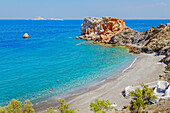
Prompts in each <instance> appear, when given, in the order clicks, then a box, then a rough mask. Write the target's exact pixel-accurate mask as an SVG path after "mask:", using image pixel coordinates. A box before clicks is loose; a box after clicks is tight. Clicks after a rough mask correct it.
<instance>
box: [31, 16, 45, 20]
mask: <svg viewBox="0 0 170 113" xmlns="http://www.w3.org/2000/svg"><path fill="white" fill-rule="evenodd" d="M32 20H46V19H45V18H42V17H40V16H37V17H35V18H34V19H32Z"/></svg>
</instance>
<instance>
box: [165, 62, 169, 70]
mask: <svg viewBox="0 0 170 113" xmlns="http://www.w3.org/2000/svg"><path fill="white" fill-rule="evenodd" d="M165 69H166V70H168V71H170V63H169V64H168V66H166V67H165Z"/></svg>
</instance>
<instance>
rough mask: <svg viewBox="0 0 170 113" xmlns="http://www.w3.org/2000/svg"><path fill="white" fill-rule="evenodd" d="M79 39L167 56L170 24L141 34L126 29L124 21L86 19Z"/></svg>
mask: <svg viewBox="0 0 170 113" xmlns="http://www.w3.org/2000/svg"><path fill="white" fill-rule="evenodd" d="M79 38H80V39H85V40H88V41H89V40H93V41H95V43H98V42H99V43H106V44H113V45H119V46H127V47H129V48H130V51H131V52H134V53H140V52H146V53H153V52H159V53H160V54H167V52H168V53H169V52H170V47H169V46H168V45H169V44H170V23H168V24H167V25H163V24H160V25H159V26H157V27H152V28H151V29H148V30H147V31H146V32H140V31H134V30H133V29H131V28H129V27H126V25H125V23H124V22H123V20H122V19H118V18H112V17H102V18H96V17H85V19H84V23H83V24H82V25H81V36H80V37H79Z"/></svg>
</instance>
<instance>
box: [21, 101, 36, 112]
mask: <svg viewBox="0 0 170 113" xmlns="http://www.w3.org/2000/svg"><path fill="white" fill-rule="evenodd" d="M32 106H33V105H32V103H31V102H30V100H28V99H27V100H26V101H25V103H24V107H23V113H35V110H34V109H33V108H32Z"/></svg>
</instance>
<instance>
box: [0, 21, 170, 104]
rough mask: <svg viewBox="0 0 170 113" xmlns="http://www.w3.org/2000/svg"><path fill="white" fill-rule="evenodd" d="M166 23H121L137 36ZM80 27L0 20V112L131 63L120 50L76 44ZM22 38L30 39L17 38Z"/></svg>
mask: <svg viewBox="0 0 170 113" xmlns="http://www.w3.org/2000/svg"><path fill="white" fill-rule="evenodd" d="M167 21H168V22H169V20H166V21H165V20H164V21H162V20H157V21H149V22H148V21H143V20H139V21H134V20H125V22H126V25H127V26H129V27H131V28H133V29H135V30H140V31H145V30H147V29H148V28H150V27H152V26H153V25H158V24H160V23H164V24H165V23H167ZM82 22H83V21H82V20H64V21H26V20H0V105H1V106H3V105H6V104H8V102H9V101H10V100H11V99H13V98H15V99H17V100H20V101H22V102H23V101H24V100H26V99H30V100H31V101H32V102H33V103H35V102H38V101H42V100H44V99H49V98H52V97H54V96H61V95H64V94H66V93H68V92H71V91H74V90H76V89H79V88H81V87H85V86H88V85H91V84H93V83H96V82H98V81H100V80H103V79H105V78H106V77H109V76H114V75H116V74H117V73H120V72H121V71H122V70H124V69H125V68H127V66H129V65H130V64H131V63H132V62H133V60H134V59H135V58H136V55H130V54H129V53H128V52H127V49H126V48H123V47H108V46H101V45H93V44H91V43H90V42H87V41H84V40H76V39H75V36H78V35H80V25H81V24H82ZM148 24H149V26H148ZM26 32H27V33H28V34H29V35H30V36H31V38H30V39H23V38H22V35H23V34H24V33H26ZM67 37H74V38H67ZM57 79H59V82H57ZM52 88H54V91H52V93H50V90H51V89H52Z"/></svg>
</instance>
